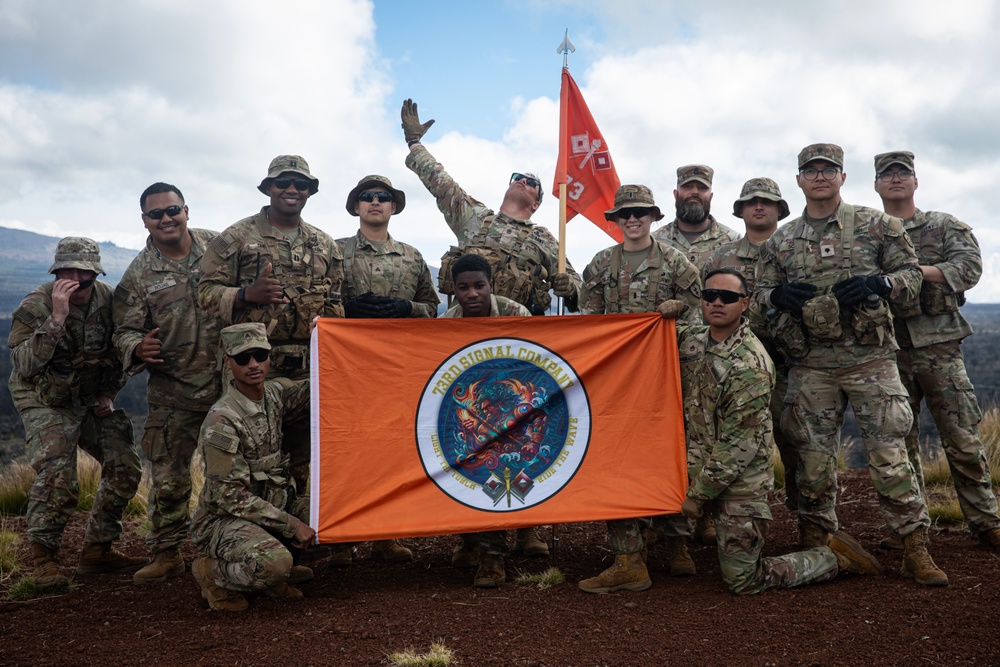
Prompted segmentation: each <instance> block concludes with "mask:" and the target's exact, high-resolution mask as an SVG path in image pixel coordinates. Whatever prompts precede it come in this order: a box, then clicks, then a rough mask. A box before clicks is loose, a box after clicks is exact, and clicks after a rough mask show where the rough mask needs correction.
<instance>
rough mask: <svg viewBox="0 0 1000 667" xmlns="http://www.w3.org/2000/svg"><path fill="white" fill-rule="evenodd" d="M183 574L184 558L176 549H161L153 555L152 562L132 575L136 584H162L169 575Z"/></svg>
mask: <svg viewBox="0 0 1000 667" xmlns="http://www.w3.org/2000/svg"><path fill="white" fill-rule="evenodd" d="M181 574H184V558H183V557H182V556H181V552H180V551H179V550H177V549H167V550H166V551H161V552H160V553H158V554H156V556H154V557H153V562H152V563H150V564H149V565H147V566H146V567H144V568H142V569H141V570H139V571H138V572H136V573H135V574H133V575H132V583H133V584H135V585H136V586H144V585H146V584H162V583H163V582H164V581H166V580H167V579H169V578H170V577H176V576H178V575H181Z"/></svg>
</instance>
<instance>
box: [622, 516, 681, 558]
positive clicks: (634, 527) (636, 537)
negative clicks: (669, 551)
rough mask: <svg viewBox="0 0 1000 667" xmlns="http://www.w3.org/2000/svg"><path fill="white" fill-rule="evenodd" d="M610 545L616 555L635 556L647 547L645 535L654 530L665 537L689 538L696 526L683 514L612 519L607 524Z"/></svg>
mask: <svg viewBox="0 0 1000 667" xmlns="http://www.w3.org/2000/svg"><path fill="white" fill-rule="evenodd" d="M607 526H608V543H609V544H610V546H611V550H612V551H614V552H615V553H616V554H634V553H638V552H639V551H642V548H643V547H644V546H645V545H646V542H645V538H644V536H643V533H644V532H645V530H646V529H647V528H652V529H653V530H654V531H656V532H657V533H658V534H660V535H662V536H663V537H689V536H690V535H691V534H692V533H693V532H694V524H692V523H691V521H689V520H688V519H686V518H684V516H683V515H681V514H660V515H657V516H648V517H642V518H639V519H611V520H609V521H608V522H607Z"/></svg>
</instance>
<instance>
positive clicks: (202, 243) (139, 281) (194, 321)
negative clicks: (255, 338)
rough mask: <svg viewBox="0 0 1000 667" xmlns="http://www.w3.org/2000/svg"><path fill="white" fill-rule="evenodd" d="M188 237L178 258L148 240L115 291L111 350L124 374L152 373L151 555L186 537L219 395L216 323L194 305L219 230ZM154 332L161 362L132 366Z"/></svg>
mask: <svg viewBox="0 0 1000 667" xmlns="http://www.w3.org/2000/svg"><path fill="white" fill-rule="evenodd" d="M188 233H189V234H190V236H191V242H192V243H191V252H190V254H189V256H188V257H187V258H186V259H183V260H174V259H170V258H169V257H166V256H164V255H162V254H161V253H160V251H159V250H158V249H157V248H156V245H155V244H154V243H153V240H152V238H148V239H147V240H146V248H145V249H144V250H143V251H142V252H140V253H139V254H138V255H137V256H136V258H135V259H134V260H132V263H131V264H130V265H129V267H128V269H126V270H125V274H124V275H123V276H122V279H121V282H119V283H118V287H116V288H115V293H114V300H115V301H114V305H115V307H114V315H115V325H116V330H115V336H114V341H115V347H116V348H117V349H118V353H119V355H120V356H121V358H122V359H124V360H126V361H127V362H129V364H130V366H129V367H128V368H127V369H126V370H127V371H128V372H129V373H139V372H142V370H147V371H149V385H148V390H147V393H146V400H147V402H148V403H149V413H148V415H147V417H146V427H145V431H144V433H143V437H142V443H141V446H142V451H143V453H144V454H145V455H146V458H148V459H149V461H150V464H151V467H150V473H151V478H152V483H151V487H150V491H149V520H150V523H151V524H152V527H151V528H150V531H149V534H148V535H147V536H146V542H147V544H149V547H150V550H151V551H152V552H153V553H154V554H158V553H160V552H163V551H167V550H170V549H176V548H178V547H179V546H180V545H181V543H182V542H183V541H184V538H185V537H186V536H187V527H188V518H189V517H188V498H189V497H190V495H191V471H190V466H191V457H192V455H193V454H194V449H195V446H196V445H197V444H198V432H199V430H200V429H201V423H202V422H203V421H204V420H205V415H206V414H208V409H209V408H210V407H212V404H213V403H214V402H215V401H216V399H217V398H218V397H219V391H220V387H219V378H220V373H219V367H218V350H219V324H218V320H217V319H216V318H214V317H207V316H206V315H205V313H204V312H203V311H202V310H201V309H200V308H199V307H198V282H199V280H200V279H201V258H202V256H203V255H204V254H205V249H206V248H207V246H208V243H209V242H210V241H211V240H212V239H213V238H215V236H216V232H213V231H209V230H206V229H189V230H188ZM156 328H159V329H160V331H159V333H158V334H157V337H158V338H159V340H160V341H161V343H162V347H161V348H160V358H161V359H163V363H161V364H151V365H147V364H145V363H143V362H139V361H136V360H135V359H134V357H133V354H134V352H135V350H136V348H137V347H138V346H139V344H140V343H141V342H142V339H143V337H144V336H145V335H146V334H148V333H149V332H150V331H152V330H153V329H156Z"/></svg>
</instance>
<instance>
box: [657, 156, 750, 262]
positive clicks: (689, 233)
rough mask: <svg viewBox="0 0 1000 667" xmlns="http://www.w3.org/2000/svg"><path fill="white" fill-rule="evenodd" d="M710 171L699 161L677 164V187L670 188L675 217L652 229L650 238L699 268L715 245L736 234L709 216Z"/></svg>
mask: <svg viewBox="0 0 1000 667" xmlns="http://www.w3.org/2000/svg"><path fill="white" fill-rule="evenodd" d="M714 174H715V172H714V171H713V170H712V168H711V167H707V166H705V165H703V164H689V165H685V166H683V167H678V168H677V189H676V190H674V205H675V207H676V209H677V217H676V218H675V219H674V221H673V222H671V223H668V224H666V225H664V226H663V227H660V228H659V229H657V230H656V231H655V232H654V233H653V238H654V239H656V240H657V241H661V242H663V243H667V244H669V245H672V246H673V247H675V248H677V249H678V250H680V251H681V252H683V253H684V254H685V256H686V257H687V258H688V260H690V262H691V263H692V264H694V265H695V266H697V267H698V268H699V270H700V269H701V267H702V266H703V265H704V264H705V260H706V259H708V257H709V255H711V254H712V253H713V252H715V249H716V248H718V247H719V246H721V245H722V244H723V243H727V242H729V241H738V240H739V238H740V235H739V233H737V232H735V231H733V230H732V229H730V228H729V227H726V226H725V225H723V224H720V223H719V221H718V220H716V219H715V217H713V216H712V176H713V175H714Z"/></svg>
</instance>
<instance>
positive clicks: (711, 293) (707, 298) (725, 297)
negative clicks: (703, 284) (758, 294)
mask: <svg viewBox="0 0 1000 667" xmlns="http://www.w3.org/2000/svg"><path fill="white" fill-rule="evenodd" d="M746 297H747V295H746V294H743V293H742V292H734V291H733V290H731V289H703V290H702V291H701V300H702V301H704V302H705V303H713V302H714V301H715V300H716V299H722V303H736V302H737V301H739V300H740V299H744V298H746Z"/></svg>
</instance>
